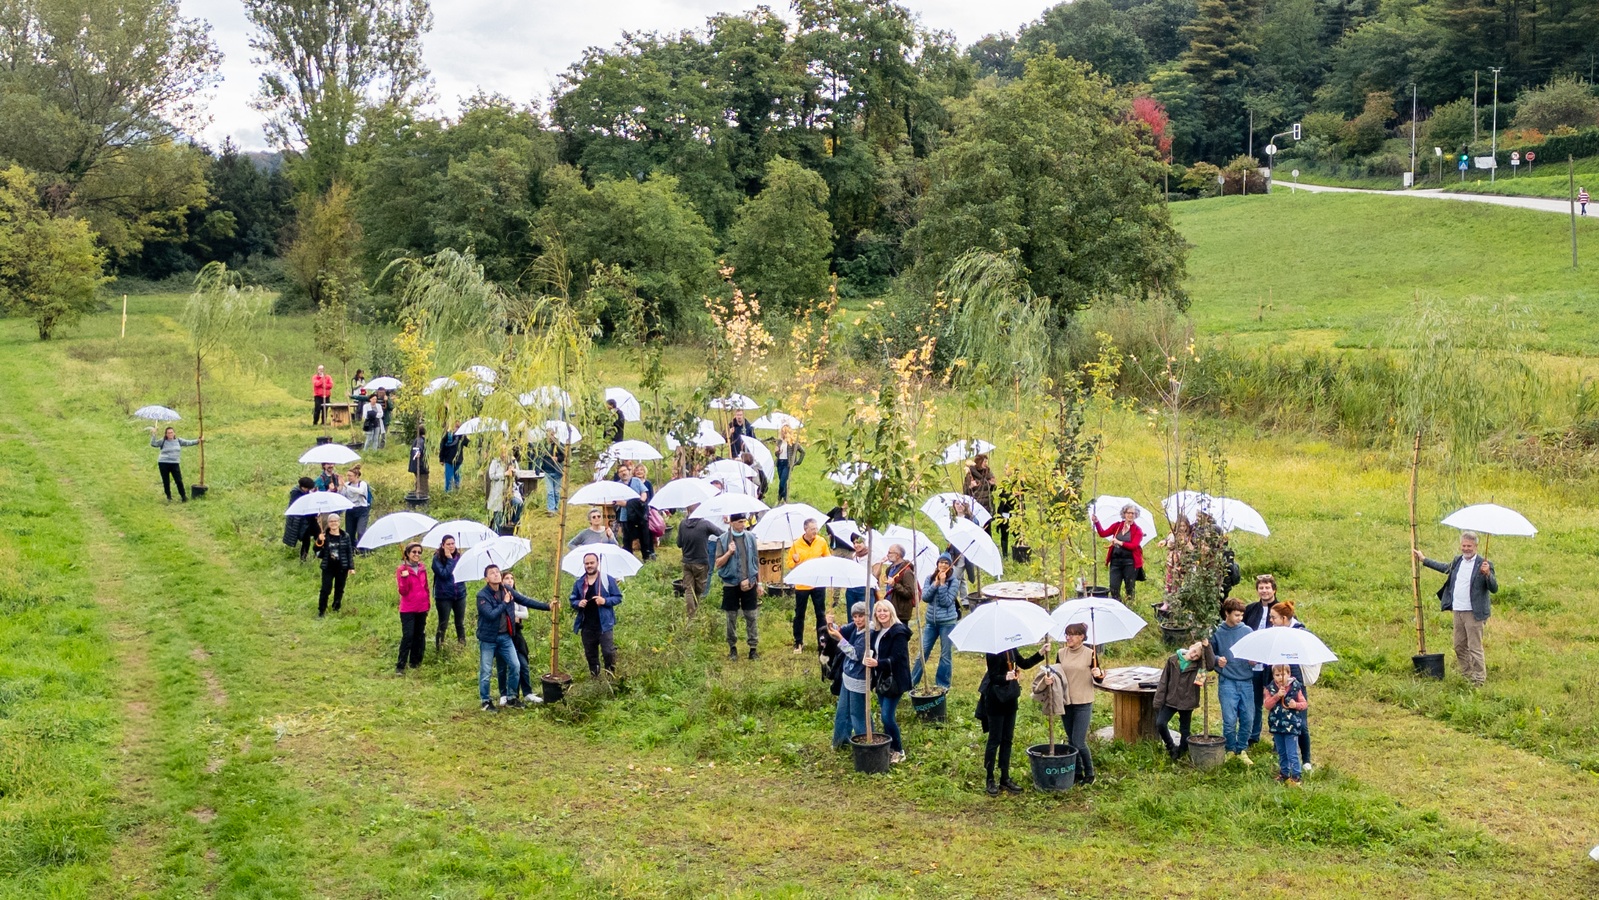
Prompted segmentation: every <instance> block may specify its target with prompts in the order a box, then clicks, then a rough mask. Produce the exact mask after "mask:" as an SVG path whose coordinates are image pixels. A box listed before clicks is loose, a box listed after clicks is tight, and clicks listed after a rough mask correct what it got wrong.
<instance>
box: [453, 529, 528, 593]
mask: <svg viewBox="0 0 1599 900" xmlns="http://www.w3.org/2000/svg"><path fill="white" fill-rule="evenodd" d="M532 551H533V545H532V544H531V543H530V542H529V541H528V539H527V538H519V537H517V536H516V535H514V534H507V535H504V536H501V537H492V538H489V539H488V540H486V541H483V542H482V543H479V544H475V545H473V547H472V549H470V550H466V551H463V552H462V553H461V559H460V561H459V562H457V563H456V564H455V580H456V582H457V583H459V582H463V581H480V580H482V578H483V570H484V569H487V568H488V567H489V566H499V567H500V568H501V569H509V568H510V567H512V566H514V565H516V564H517V563H519V562H521V561H522V557H524V556H527V555H528V554H529V553H531V552H532Z"/></svg>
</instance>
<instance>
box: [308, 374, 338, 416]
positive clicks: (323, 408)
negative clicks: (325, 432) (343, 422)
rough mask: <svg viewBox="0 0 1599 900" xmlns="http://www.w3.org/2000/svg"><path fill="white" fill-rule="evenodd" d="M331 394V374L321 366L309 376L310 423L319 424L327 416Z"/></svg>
mask: <svg viewBox="0 0 1599 900" xmlns="http://www.w3.org/2000/svg"><path fill="white" fill-rule="evenodd" d="M332 396H333V376H332V375H329V374H328V373H327V370H326V369H324V368H323V367H321V366H317V367H316V374H315V375H312V376H311V424H312V425H321V424H323V423H324V422H326V421H327V418H328V400H329V398H331V397H332Z"/></svg>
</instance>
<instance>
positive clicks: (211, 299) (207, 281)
mask: <svg viewBox="0 0 1599 900" xmlns="http://www.w3.org/2000/svg"><path fill="white" fill-rule="evenodd" d="M271 310H272V298H271V297H270V296H269V295H268V294H267V293H266V292H265V291H262V290H261V289H260V288H258V287H255V286H253V285H252V286H248V287H247V286H245V285H244V282H243V279H241V278H240V277H239V274H238V273H237V272H233V271H230V270H229V269H228V267H227V265H226V264H224V263H220V262H213V263H207V264H206V266H205V268H203V269H201V270H200V273H199V274H198V275H197V276H195V279H194V292H193V293H191V294H190V295H189V300H188V303H186V304H185V305H184V307H183V327H184V328H185V329H186V330H187V331H188V333H189V350H190V352H192V353H193V354H194V408H195V414H196V418H197V420H198V428H199V438H200V441H201V443H200V480H199V481H198V482H196V486H198V487H200V488H202V489H204V488H205V402H204V396H203V391H202V381H203V377H204V370H205V360H206V358H207V357H214V356H215V355H216V354H218V353H219V352H226V353H229V354H231V355H232V357H233V359H234V361H235V362H237V363H240V364H245V363H248V362H249V361H250V353H249V352H248V347H249V345H250V343H251V342H252V341H253V339H254V336H255V334H256V333H257V331H258V329H257V328H256V325H257V324H258V323H259V322H260V320H261V319H262V318H263V317H265V316H267V315H270V314H271Z"/></svg>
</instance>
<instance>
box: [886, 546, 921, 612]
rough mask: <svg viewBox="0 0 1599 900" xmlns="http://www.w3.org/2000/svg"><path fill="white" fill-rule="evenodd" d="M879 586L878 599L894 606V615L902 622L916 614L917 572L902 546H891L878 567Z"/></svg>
mask: <svg viewBox="0 0 1599 900" xmlns="http://www.w3.org/2000/svg"><path fill="white" fill-rule="evenodd" d="M877 585H878V586H877V591H878V599H880V600H887V601H889V602H890V603H892V604H894V614H895V615H897V616H898V617H899V619H900V621H902V622H903V621H904V620H906V619H909V618H911V617H912V616H914V615H915V614H916V595H917V588H918V587H920V585H918V584H917V583H916V570H915V568H914V567H912V566H911V562H910V560H908V559H906V558H905V548H904V547H903V546H902V545H900V544H891V545H889V548H888V555H887V556H886V557H885V558H884V559H883V561H882V563H880V564H879V565H878V571H877Z"/></svg>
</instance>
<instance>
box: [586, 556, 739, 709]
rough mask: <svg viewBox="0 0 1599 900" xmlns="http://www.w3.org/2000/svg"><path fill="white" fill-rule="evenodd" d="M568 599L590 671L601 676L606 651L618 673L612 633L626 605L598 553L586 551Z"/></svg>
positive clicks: (608, 667) (608, 665) (607, 667)
mask: <svg viewBox="0 0 1599 900" xmlns="http://www.w3.org/2000/svg"><path fill="white" fill-rule="evenodd" d="M567 602H569V603H570V604H571V605H572V610H573V612H574V613H575V615H574V616H573V618H572V632H573V633H574V634H577V635H578V636H580V637H581V638H582V639H583V655H584V657H585V658H587V659H588V664H589V674H590V675H592V676H594V677H595V678H598V677H599V675H600V656H601V653H602V652H603V654H604V658H605V671H606V672H607V673H608V674H610V675H612V676H615V675H616V640H615V639H614V638H613V637H612V636H611V632H612V631H613V630H614V629H615V628H616V608H617V607H618V606H621V605H622V589H621V587H619V586H618V585H617V583H616V579H615V578H612V577H611V576H609V575H602V574H600V556H599V554H598V553H585V554H583V577H582V578H579V579H578V580H577V581H576V583H574V584H573V585H572V595H571V597H569V598H567ZM752 646H753V645H752Z"/></svg>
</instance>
